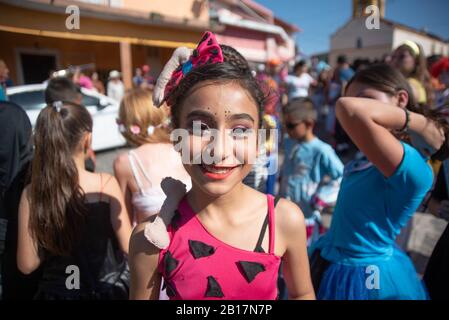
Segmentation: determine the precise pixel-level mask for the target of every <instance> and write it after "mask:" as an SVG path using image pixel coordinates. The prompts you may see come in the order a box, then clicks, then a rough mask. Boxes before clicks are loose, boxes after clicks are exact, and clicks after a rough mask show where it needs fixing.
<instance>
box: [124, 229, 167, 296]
mask: <svg viewBox="0 0 449 320" xmlns="http://www.w3.org/2000/svg"><path fill="white" fill-rule="evenodd" d="M145 224H146V223H141V224H139V225H138V226H137V227H136V228H135V229H134V232H133V234H132V236H131V241H130V245H129V257H128V262H129V269H130V273H131V284H130V291H129V298H130V299H131V300H149V299H150V300H158V299H159V290H160V286H161V279H162V278H161V275H160V273H159V272H158V270H157V266H158V258H159V249H158V248H156V247H155V246H154V245H152V244H151V243H150V242H149V241H148V240H147V239H146V238H145V236H144V229H145Z"/></svg>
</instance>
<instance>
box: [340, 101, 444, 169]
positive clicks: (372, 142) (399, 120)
mask: <svg viewBox="0 0 449 320" xmlns="http://www.w3.org/2000/svg"><path fill="white" fill-rule="evenodd" d="M336 114H337V118H338V120H339V121H340V123H341V125H342V126H343V128H344V129H345V131H346V132H347V133H348V135H349V136H350V137H351V140H352V141H353V142H354V143H355V144H356V146H357V147H358V148H359V149H360V150H361V151H362V152H363V154H365V155H366V156H367V157H368V159H369V160H370V161H371V162H372V163H373V164H374V165H375V166H376V167H377V168H378V169H379V170H380V171H381V172H382V174H383V175H384V176H385V177H390V176H392V175H393V173H394V172H395V171H396V169H397V167H398V166H399V165H400V163H401V161H402V158H403V155H404V150H403V148H402V146H401V143H400V142H399V140H398V139H397V138H396V137H395V136H394V135H393V134H392V133H391V131H392V130H400V129H402V128H403V127H404V124H405V123H406V114H405V111H404V109H402V108H399V107H395V106H391V105H389V104H385V103H383V102H380V101H378V100H374V99H366V98H340V99H339V100H338V101H337V105H336ZM409 132H410V133H411V134H416V135H418V136H420V137H421V138H422V139H423V140H424V141H425V142H426V143H427V145H428V146H430V147H432V148H433V149H436V150H438V149H439V148H440V147H441V145H442V143H443V142H444V133H443V131H442V130H440V129H438V128H437V126H436V125H435V123H434V122H433V121H431V120H429V119H427V118H426V117H424V116H423V115H421V114H418V113H413V112H410V122H409Z"/></svg>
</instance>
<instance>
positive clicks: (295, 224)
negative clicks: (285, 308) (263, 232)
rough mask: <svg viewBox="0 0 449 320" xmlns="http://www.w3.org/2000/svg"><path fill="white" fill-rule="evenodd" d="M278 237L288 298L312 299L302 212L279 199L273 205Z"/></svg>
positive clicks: (312, 293) (313, 296) (290, 203)
mask: <svg viewBox="0 0 449 320" xmlns="http://www.w3.org/2000/svg"><path fill="white" fill-rule="evenodd" d="M276 226H277V228H276V229H278V230H279V231H280V233H278V234H280V235H281V237H278V239H279V238H280V239H279V240H280V241H281V245H282V246H283V247H285V248H286V250H285V253H284V256H283V261H284V268H283V274H284V278H285V283H286V285H287V290H288V295H289V297H288V298H289V299H290V300H314V299H315V292H314V290H313V286H312V280H311V277H310V268H309V259H308V256H307V240H306V227H305V222H304V215H303V213H302V211H301V209H299V208H298V207H297V206H296V205H295V204H293V203H292V202H290V201H287V200H284V199H281V200H280V201H279V203H278V205H277V206H276Z"/></svg>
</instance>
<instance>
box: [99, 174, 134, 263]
mask: <svg viewBox="0 0 449 320" xmlns="http://www.w3.org/2000/svg"><path fill="white" fill-rule="evenodd" d="M106 181H109V182H107V184H106V185H105V186H104V191H103V193H104V194H105V195H107V196H108V197H109V204H110V210H111V224H112V228H113V229H114V232H115V235H116V237H117V240H118V243H119V245H120V249H121V250H122V251H123V252H124V253H125V254H128V250H129V239H130V237H131V232H132V228H131V222H130V220H129V216H128V211H127V210H126V206H125V200H124V199H123V195H122V191H121V190H120V186H119V184H118V182H117V180H116V179H115V178H114V177H113V176H109V177H108V178H106Z"/></svg>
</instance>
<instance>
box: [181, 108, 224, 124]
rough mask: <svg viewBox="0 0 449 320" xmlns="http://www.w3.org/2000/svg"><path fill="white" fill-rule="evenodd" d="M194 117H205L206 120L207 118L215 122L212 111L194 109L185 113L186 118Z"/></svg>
mask: <svg viewBox="0 0 449 320" xmlns="http://www.w3.org/2000/svg"><path fill="white" fill-rule="evenodd" d="M195 117H201V118H205V119H207V120H209V121H210V122H212V123H216V122H217V121H215V117H214V115H213V114H212V113H210V112H207V111H203V110H194V111H192V112H190V113H189V114H188V115H187V119H190V118H195Z"/></svg>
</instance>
